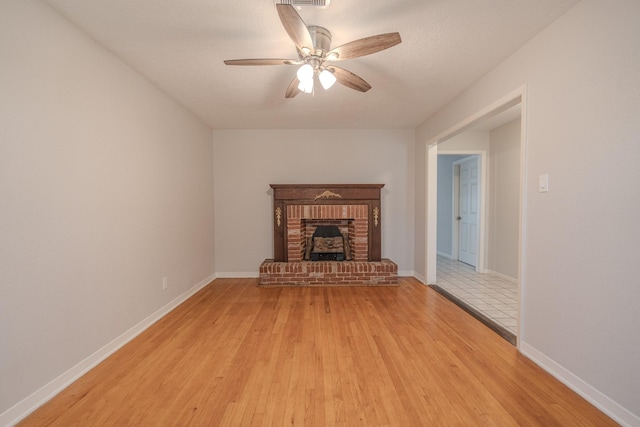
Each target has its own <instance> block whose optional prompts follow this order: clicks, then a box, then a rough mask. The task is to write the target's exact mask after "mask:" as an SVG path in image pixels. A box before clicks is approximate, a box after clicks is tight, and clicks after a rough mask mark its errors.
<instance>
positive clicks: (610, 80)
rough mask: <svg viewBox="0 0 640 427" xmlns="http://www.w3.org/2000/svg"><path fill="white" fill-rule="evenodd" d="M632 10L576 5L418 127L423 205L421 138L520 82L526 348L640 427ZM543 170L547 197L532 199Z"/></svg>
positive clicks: (625, 4) (420, 220)
mask: <svg viewBox="0 0 640 427" xmlns="http://www.w3.org/2000/svg"><path fill="white" fill-rule="evenodd" d="M638 16H640V2H638V1H636V0H616V1H613V2H605V1H601V0H583V1H582V2H580V3H578V4H577V5H576V6H575V7H574V8H572V9H571V10H570V11H569V12H567V13H566V14H565V15H564V16H562V17H561V18H560V19H559V20H558V21H556V22H555V23H553V24H552V25H550V26H549V27H547V29H545V30H544V31H543V32H542V33H540V34H539V35H538V36H537V37H535V38H534V39H533V40H532V41H531V42H530V43H528V44H527V45H525V46H524V47H523V48H521V49H520V50H518V51H517V52H516V53H515V54H514V55H512V56H511V57H510V58H509V59H508V60H506V61H505V62H504V63H502V64H501V65H499V66H498V67H497V68H496V69H495V70H493V71H492V72H490V73H488V74H487V75H486V76H485V77H483V78H482V79H481V80H479V81H478V82H477V83H476V84H474V85H473V86H472V87H470V88H469V89H468V90H467V91H465V92H464V93H462V94H461V95H460V96H459V97H458V98H457V99H456V100H455V101H454V102H452V103H451V104H450V105H448V106H447V107H446V108H444V109H442V110H441V111H440V112H438V113H437V114H436V115H435V116H434V117H432V118H431V119H429V120H428V121H426V122H425V123H424V124H423V125H422V126H420V128H419V129H417V131H416V141H417V144H416V177H417V180H416V206H417V207H419V208H420V207H421V205H423V204H424V200H425V197H424V195H425V192H426V189H425V181H424V176H425V171H424V170H425V159H426V156H425V153H426V147H425V144H426V143H427V142H429V141H431V140H433V138H435V137H437V136H438V135H440V134H441V133H443V132H444V131H446V130H447V129H449V128H451V127H452V126H454V125H455V124H457V123H460V122H462V121H464V120H465V119H467V118H468V117H471V116H473V115H474V114H475V113H476V112H478V111H481V110H482V109H483V108H485V107H486V106H488V105H490V104H492V103H493V102H494V101H496V100H498V99H500V98H502V97H504V96H506V95H507V94H509V93H511V92H512V91H514V90H516V89H517V88H519V87H521V86H522V85H524V84H526V85H527V96H526V100H525V108H524V111H525V116H526V117H525V127H526V130H525V131H526V138H527V141H526V144H527V153H526V169H525V170H526V190H525V191H526V193H525V229H524V233H525V247H524V271H523V282H522V289H523V294H522V324H521V328H522V329H521V336H520V340H521V341H520V348H521V349H522V350H523V352H525V354H527V355H529V356H530V357H532V358H533V359H534V360H536V361H537V362H538V363H540V364H543V365H544V366H546V368H547V369H549V370H550V371H552V372H553V373H554V374H555V375H557V376H558V377H560V378H562V379H563V381H565V382H566V383H568V384H570V385H571V386H572V387H573V388H574V389H576V390H578V391H579V392H580V393H581V394H583V395H585V396H586V397H587V398H588V399H589V400H591V401H592V402H594V403H596V404H597V405H598V406H600V407H601V408H603V409H604V410H605V411H607V412H608V413H609V414H612V415H613V416H615V417H616V418H617V419H618V420H619V421H622V422H624V423H626V424H629V425H631V424H633V425H640V417H639V416H640V399H638V396H640V366H639V364H638V354H640V310H638V301H640V286H639V285H638V276H639V271H638V268H637V265H638V263H637V261H636V259H635V258H636V257H637V253H638V251H637V246H638V245H637V240H638V235H639V234H638V218H640V192H639V191H638V188H637V183H638V182H640V168H638V167H637V164H636V163H637V161H638V159H640V141H639V137H638V135H640V120H638V115H639V114H640V80H639V79H638V76H639V75H640V49H638V46H639V42H640V25H638ZM544 173H549V175H550V179H551V183H550V189H551V191H550V192H549V193H538V191H537V184H538V176H539V175H540V174H544ZM416 212H417V213H416V220H417V222H416V230H418V229H424V221H425V217H424V216H422V215H421V212H419V209H417V210H416ZM422 214H424V209H422ZM423 236H424V235H422V236H421V235H419V234H417V238H416V257H418V256H419V252H420V251H421V252H422V256H424V246H425V241H424V238H423ZM424 265H425V263H424V261H422V262H420V263H419V261H418V258H416V269H418V273H419V274H426V272H425V271H424V270H422V271H421V270H420V268H422V269H424Z"/></svg>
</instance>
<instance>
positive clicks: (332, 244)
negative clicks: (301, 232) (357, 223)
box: [304, 220, 353, 261]
mask: <svg viewBox="0 0 640 427" xmlns="http://www.w3.org/2000/svg"><path fill="white" fill-rule="evenodd" d="M338 222H339V223H340V225H343V230H341V229H340V228H339V227H338V225H326V224H324V225H322V224H319V225H315V226H310V224H307V227H308V232H311V231H312V230H313V232H312V234H311V235H310V236H309V235H307V238H306V239H305V241H304V243H305V250H304V259H305V260H306V261H345V260H346V261H351V260H352V259H353V258H352V256H351V244H350V243H349V229H350V227H349V225H350V224H349V221H348V220H343V221H338ZM345 232H346V233H345Z"/></svg>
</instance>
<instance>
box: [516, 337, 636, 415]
mask: <svg viewBox="0 0 640 427" xmlns="http://www.w3.org/2000/svg"><path fill="white" fill-rule="evenodd" d="M520 352H521V353H522V354H524V355H525V356H527V357H528V358H529V359H531V360H532V361H533V362H534V363H535V364H536V365H538V366H540V367H541V368H542V369H544V370H545V371H547V372H548V373H549V374H551V375H552V376H554V377H555V378H556V379H558V380H559V381H560V382H562V383H563V384H564V385H566V386H567V387H569V388H570V389H571V390H573V391H575V392H576V393H578V394H579V395H580V396H582V397H583V398H584V399H586V400H587V401H588V402H589V403H591V404H592V405H593V406H595V407H596V408H598V409H600V410H601V411H602V412H604V413H605V414H607V415H608V416H609V417H611V418H612V419H613V420H614V421H615V422H617V423H619V424H621V425H623V426H640V417H638V416H637V415H635V414H633V413H632V412H631V411H629V410H628V409H626V408H624V407H623V406H621V405H620V404H619V403H617V402H616V401H614V400H612V399H611V398H610V397H608V396H606V395H605V394H603V393H602V392H600V391H598V390H597V389H595V388H594V387H593V386H591V385H589V384H588V383H586V382H585V381H584V380H582V379H580V377H578V376H577V375H575V374H573V373H572V372H570V371H568V370H567V369H565V368H564V367H563V366H561V365H560V364H558V363H557V362H556V361H554V360H553V359H551V358H550V357H548V356H547V355H546V354H544V353H542V352H541V351H538V350H537V349H536V348H535V347H533V346H532V345H530V344H528V343H526V342H522V341H521V342H520Z"/></svg>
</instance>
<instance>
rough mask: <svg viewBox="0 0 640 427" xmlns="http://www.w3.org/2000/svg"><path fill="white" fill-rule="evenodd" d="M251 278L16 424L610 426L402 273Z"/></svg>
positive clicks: (180, 312)
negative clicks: (337, 280)
mask: <svg viewBox="0 0 640 427" xmlns="http://www.w3.org/2000/svg"><path fill="white" fill-rule="evenodd" d="M256 284H257V279H218V280H215V281H214V282H212V283H211V284H210V285H208V286H207V287H205V288H204V289H203V290H201V291H200V292H199V293H197V294H196V295H195V296H193V297H192V298H191V299H189V300H188V301H186V302H185V303H184V304H182V305H181V306H180V307H178V308H177V309H176V310H174V311H173V312H171V313H170V314H169V315H167V316H166V317H164V318H163V319H162V320H160V321H159V322H158V323H156V324H155V325H153V326H152V327H151V328H149V329H148V330H147V331H145V332H144V333H143V334H141V335H140V336H138V337H137V338H135V339H134V340H133V341H132V342H130V343H129V344H127V345H126V346H124V347H123V348H122V349H121V350H119V351H118V352H116V353H115V354H114V355H112V356H111V357H109V358H108V359H107V360H105V361H104V362H103V363H101V364H100V365H98V366H97V367H96V368H95V369H93V370H92V371H90V372H89V373H88V374H86V375H85V376H83V377H82V378H80V379H79V380H78V381H76V382H75V383H74V384H72V385H71V386H70V387H69V388H68V389H66V390H65V391H63V392H62V393H60V394H59V395H58V396H56V397H55V398H54V399H53V400H51V401H50V402H48V403H47V404H45V405H44V406H42V407H41V408H39V409H38V410H37V411H36V412H34V413H33V414H32V415H31V416H30V417H28V418H27V419H25V420H24V422H23V423H22V425H23V426H39V425H52V426H72V425H81V426H102V425H106V426H125V425H135V426H187V425H192V426H221V425H234V426H235V425H238V426H239V425H247V426H249V425H251V426H262V425H275V426H280V425H308V426H357V425H376V426H456V425H459V426H473V425H496V426H511V425H526V426H537V425H539V426H608V425H616V424H615V423H614V422H613V421H611V420H610V419H609V418H607V417H606V416H605V415H603V414H602V413H601V412H599V411H598V410H597V409H596V408H594V407H593V406H591V405H590V404H588V403H587V402H586V401H584V400H583V399H582V398H580V397H579V396H578V395H576V394H575V393H574V392H572V391H571V390H569V389H568V388H567V387H565V386H564V385H562V384H561V383H560V382H558V381H557V380H555V379H554V378H552V377H551V376H550V375H548V374H546V373H545V372H544V371H542V370H541V369H540V368H538V367H537V366H536V365H535V364H533V363H532V362H531V361H529V360H528V359H527V358H525V357H524V356H522V355H520V354H519V353H518V352H517V350H516V348H514V347H513V346H512V345H510V344H509V343H508V342H506V341H505V340H503V339H502V338H501V337H499V336H498V335H496V334H495V333H494V332H493V331H491V330H490V329H488V328H487V327H485V326H484V325H483V324H481V323H480V322H479V321H477V320H475V319H474V318H473V317H471V316H470V315H469V314H467V313H466V312H464V311H463V310H461V309H460V308H458V307H457V306H455V305H454V304H453V303H451V302H450V301H448V300H447V299H445V298H444V297H442V296H441V295H439V294H438V293H437V292H435V291H434V290H433V289H430V288H428V287H426V286H424V285H422V284H420V283H419V282H417V281H416V280H415V279H409V278H401V279H400V286H399V287H328V288H311V287H305V288H292V287H278V288H261V287H257V286H256Z"/></svg>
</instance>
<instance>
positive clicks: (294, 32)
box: [276, 4, 313, 52]
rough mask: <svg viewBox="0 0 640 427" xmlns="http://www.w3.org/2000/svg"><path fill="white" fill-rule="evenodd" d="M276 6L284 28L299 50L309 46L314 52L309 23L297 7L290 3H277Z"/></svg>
mask: <svg viewBox="0 0 640 427" xmlns="http://www.w3.org/2000/svg"><path fill="white" fill-rule="evenodd" d="M276 8H277V9H278V15H279V16H280V21H282V25H283V26H284V29H285V30H286V31H287V34H289V37H290V38H291V40H293V43H294V44H295V45H296V47H297V48H298V50H300V51H302V49H303V48H307V49H309V51H310V52H312V51H313V40H312V39H311V34H309V30H308V29H307V25H306V24H305V23H304V21H303V20H302V18H301V17H300V15H298V12H296V9H295V8H294V7H293V6H291V5H290V4H276Z"/></svg>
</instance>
